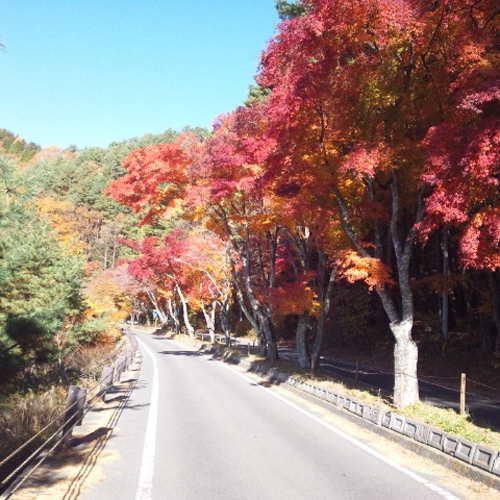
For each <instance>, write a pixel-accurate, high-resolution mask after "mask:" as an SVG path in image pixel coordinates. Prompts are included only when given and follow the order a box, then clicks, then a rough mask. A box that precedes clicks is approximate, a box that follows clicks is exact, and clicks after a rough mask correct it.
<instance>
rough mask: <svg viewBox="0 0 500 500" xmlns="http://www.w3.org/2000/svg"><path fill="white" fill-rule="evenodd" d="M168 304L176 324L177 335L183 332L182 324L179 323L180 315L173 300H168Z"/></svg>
mask: <svg viewBox="0 0 500 500" xmlns="http://www.w3.org/2000/svg"><path fill="white" fill-rule="evenodd" d="M167 304H168V312H169V313H170V317H171V318H172V321H173V322H174V329H175V333H179V332H180V331H181V324H180V321H179V314H178V311H177V308H175V307H174V305H173V304H172V299H171V298H169V299H168V301H167Z"/></svg>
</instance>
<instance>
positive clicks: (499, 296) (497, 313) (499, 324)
mask: <svg viewBox="0 0 500 500" xmlns="http://www.w3.org/2000/svg"><path fill="white" fill-rule="evenodd" d="M488 283H489V285H490V290H491V310H492V313H493V321H494V322H495V326H496V330H497V331H496V341H495V347H494V349H495V352H500V292H499V290H498V282H497V280H496V276H495V274H494V273H493V272H489V271H488Z"/></svg>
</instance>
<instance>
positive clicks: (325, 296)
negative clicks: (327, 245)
mask: <svg viewBox="0 0 500 500" xmlns="http://www.w3.org/2000/svg"><path fill="white" fill-rule="evenodd" d="M318 266H319V268H320V269H319V272H320V273H321V275H322V276H324V275H325V269H324V268H325V258H324V256H323V254H321V253H320V258H319V264H318ZM329 273H330V277H329V278H328V285H327V287H326V290H324V283H323V281H324V280H323V279H321V280H320V282H319V287H320V288H319V293H320V299H321V301H320V302H321V305H320V310H319V313H318V322H317V325H316V336H315V338H314V345H313V348H312V352H311V373H312V374H314V373H315V372H316V370H317V369H318V367H319V361H320V357H321V350H322V349H323V342H324V339H325V325H326V317H327V316H328V313H329V311H330V305H331V298H332V293H333V285H334V283H335V277H336V276H337V269H336V268H333V269H330V270H329Z"/></svg>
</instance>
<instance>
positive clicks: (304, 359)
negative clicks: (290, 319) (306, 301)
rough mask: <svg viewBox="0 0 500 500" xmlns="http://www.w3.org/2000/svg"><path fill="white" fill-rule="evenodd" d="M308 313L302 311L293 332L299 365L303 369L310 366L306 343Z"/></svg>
mask: <svg viewBox="0 0 500 500" xmlns="http://www.w3.org/2000/svg"><path fill="white" fill-rule="evenodd" d="M309 320H310V317H309V313H308V312H307V311H306V312H303V313H302V314H301V315H300V316H299V321H298V323H297V330H296V333H295V342H296V345H297V354H298V356H299V365H300V367H301V368H303V369H304V370H307V369H309V368H310V367H311V364H310V362H309V348H308V347H309V346H308V344H307V330H308V328H309Z"/></svg>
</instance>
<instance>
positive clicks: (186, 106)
mask: <svg viewBox="0 0 500 500" xmlns="http://www.w3.org/2000/svg"><path fill="white" fill-rule="evenodd" d="M278 21H279V19H278V16H277V13H276V10H275V8H274V0H0V42H1V43H2V44H3V45H4V47H5V48H4V50H3V51H1V52H0V128H6V129H8V130H10V131H11V132H14V133H15V134H17V135H19V136H20V137H22V138H23V139H25V140H26V141H27V142H31V141H33V142H35V143H37V144H40V145H41V146H42V147H48V146H50V145H56V146H59V147H61V148H65V147H67V146H68V145H70V144H75V145H77V146H78V148H80V149H81V148H84V147H90V146H99V147H107V146H108V144H109V143H111V142H114V141H121V140H125V139H129V138H132V137H138V136H141V135H143V134H145V133H160V132H163V131H164V130H166V129H167V128H172V129H175V130H180V129H181V128H183V127H184V126H186V125H190V126H193V127H195V126H204V127H210V126H211V123H212V121H213V120H214V119H215V118H216V117H217V115H219V114H221V113H226V112H229V111H231V110H233V109H234V108H235V107H236V106H238V105H240V104H242V102H243V101H244V100H245V98H246V95H247V92H248V85H249V84H251V83H253V75H254V74H255V73H256V71H257V67H258V62H259V55H260V53H261V51H262V50H263V49H264V48H265V46H266V43H267V41H268V40H269V39H270V38H271V37H272V35H273V34H274V30H275V26H276V24H277V23H278Z"/></svg>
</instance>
